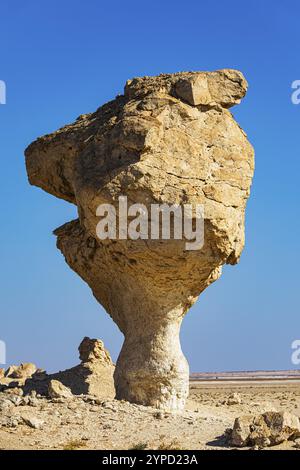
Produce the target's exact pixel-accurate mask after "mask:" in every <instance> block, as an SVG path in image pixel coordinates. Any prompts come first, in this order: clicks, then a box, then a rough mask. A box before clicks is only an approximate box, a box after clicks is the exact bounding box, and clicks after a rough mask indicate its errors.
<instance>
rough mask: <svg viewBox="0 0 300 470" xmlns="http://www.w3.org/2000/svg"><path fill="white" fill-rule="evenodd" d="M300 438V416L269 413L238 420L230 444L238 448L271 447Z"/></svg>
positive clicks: (285, 413) (247, 416) (243, 417)
mask: <svg viewBox="0 0 300 470" xmlns="http://www.w3.org/2000/svg"><path fill="white" fill-rule="evenodd" d="M299 437H300V422H299V418H298V416H295V415H294V414H291V413H287V412H275V411H268V412H266V413H263V414H261V415H257V416H251V415H246V416H241V417H239V418H236V420H235V422H234V426H233V429H232V433H231V436H230V443H231V444H232V445H235V446H238V447H244V446H252V445H253V446H255V445H257V446H259V447H269V446H274V445H278V444H281V443H282V442H284V441H286V440H295V439H297V438H299Z"/></svg>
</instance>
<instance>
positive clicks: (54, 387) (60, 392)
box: [48, 380, 73, 398]
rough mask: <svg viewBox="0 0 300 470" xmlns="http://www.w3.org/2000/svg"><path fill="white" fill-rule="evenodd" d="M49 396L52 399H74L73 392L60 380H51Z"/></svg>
mask: <svg viewBox="0 0 300 470" xmlns="http://www.w3.org/2000/svg"><path fill="white" fill-rule="evenodd" d="M48 395H49V397H50V398H72V397H73V393H72V392H71V390H70V389H69V388H68V387H66V386H65V385H63V384H62V383H61V382H59V381H58V380H50V382H49V386H48Z"/></svg>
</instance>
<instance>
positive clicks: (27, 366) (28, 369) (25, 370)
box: [5, 362, 37, 380]
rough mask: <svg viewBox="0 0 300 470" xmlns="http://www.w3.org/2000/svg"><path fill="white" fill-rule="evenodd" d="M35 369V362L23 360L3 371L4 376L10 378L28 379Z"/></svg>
mask: <svg viewBox="0 0 300 470" xmlns="http://www.w3.org/2000/svg"><path fill="white" fill-rule="evenodd" d="M36 371H37V367H36V365H35V364H32V363H31V362H25V363H24V364H20V365H19V366H10V367H9V368H8V369H7V371H6V372H5V376H6V377H8V378H11V379H20V380H22V379H28V377H31V376H32V375H33V374H34V373H35V372H36Z"/></svg>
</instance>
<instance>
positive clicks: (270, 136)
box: [0, 0, 300, 371]
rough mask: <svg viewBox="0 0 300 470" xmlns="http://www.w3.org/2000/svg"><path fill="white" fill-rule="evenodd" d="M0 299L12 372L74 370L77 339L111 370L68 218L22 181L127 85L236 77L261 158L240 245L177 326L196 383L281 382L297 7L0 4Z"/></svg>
mask: <svg viewBox="0 0 300 470" xmlns="http://www.w3.org/2000/svg"><path fill="white" fill-rule="evenodd" d="M0 18H1V20H0V21H1V25H0V51H1V52H0V54H1V55H0V57H1V60H0V80H4V81H5V82H6V85H7V104H6V105H0V155H1V174H0V179H1V180H0V192H1V198H0V204H1V231H0V246H1V272H0V285H1V298H0V309H1V311H0V315H1V318H0V340H4V341H5V342H6V344H7V362H8V363H19V362H21V361H32V362H35V363H37V364H38V365H39V366H40V367H44V368H47V370H49V371H54V370H58V369H63V368H65V367H68V366H71V365H74V364H75V363H76V362H77V359H78V355H77V346H78V344H79V343H80V341H81V339H82V338H83V337H84V336H85V335H87V336H91V337H98V338H102V339H103V340H104V342H105V345H106V346H107V348H108V349H109V350H110V351H111V354H112V356H113V358H114V359H116V358H117V355H118V352H119V349H120V346H121V343H122V335H121V334H120V332H119V331H118V328H117V326H116V325H115V324H114V323H113V322H112V320H111V319H110V318H109V316H108V315H107V314H106V313H105V312H104V311H103V309H102V307H100V306H99V305H98V304H97V302H96V301H95V300H94V298H93V296H92V294H91V292H90V289H89V288H88V286H87V285H85V284H84V283H83V281H82V280H81V279H80V278H79V277H78V276H77V275H76V274H75V273H74V272H72V271H71V269H70V268H69V267H68V266H67V265H66V264H65V262H64V259H63V257H62V255H61V254H60V252H59V251H58V250H57V249H56V247H55V237H54V236H53V235H52V230H53V229H55V228H56V227H58V226H59V225H61V224H63V223H64V222H67V221H69V220H71V219H73V218H75V217H76V208H75V207H74V206H72V205H70V204H68V203H66V202H64V201H62V200H59V199H56V198H54V197H52V196H50V195H49V194H47V193H45V192H43V191H42V190H40V189H38V188H35V187H31V186H29V184H28V182H27V177H26V172H25V166H24V158H23V152H24V149H25V148H26V146H27V145H28V144H29V143H30V142H31V141H32V140H34V139H35V138H36V137H38V136H40V135H43V134H45V133H49V132H52V131H54V130H56V129H57V128H58V127H60V126H62V125H64V124H66V123H68V122H72V121H73V120H74V119H75V118H76V117H77V116H78V115H79V114H82V113H86V112H91V111H94V110H95V109H96V108H97V107H98V106H100V105H101V104H103V103H104V102H106V101H108V100H110V99H112V98H114V97H115V95H116V94H118V93H122V90H123V86H124V83H125V81H126V80H127V79H128V78H132V77H134V76H143V75H156V74H159V73H162V72H177V71H182V70H215V69H220V68H226V67H228V68H237V69H239V70H241V71H242V72H243V73H244V74H245V76H246V78H247V80H248V82H249V85H250V86H249V92H248V94H247V97H246V98H245V99H244V100H243V101H242V104H241V105H240V106H237V107H235V108H232V111H233V113H234V115H235V117H236V119H237V120H238V122H239V123H240V124H241V125H242V127H243V128H244V129H245V131H246V132H247V134H248V137H249V139H250V141H251V142H252V144H253V146H254V148H255V151H256V173H255V178H254V184H253V187H252V194H251V198H250V200H249V203H248V206H247V217H246V248H245V250H244V253H243V256H242V258H241V261H240V264H239V265H238V266H234V267H232V266H227V267H225V269H224V272H223V276H222V278H221V279H220V280H219V281H217V282H216V283H215V284H213V285H212V286H210V287H209V288H208V289H207V290H206V291H205V292H204V293H203V294H202V296H201V297H200V299H199V300H198V302H197V303H196V304H195V306H194V307H193V308H192V309H191V310H190V312H189V313H188V315H187V316H186V318H185V320H184V324H183V328H182V334H181V339H182V347H183V351H184V353H185V354H186V356H187V358H188V360H189V362H190V366H191V370H192V371H209V370H211V371H212V370H214V371H221V370H245V369H246V370H253V369H291V368H295V367H296V366H293V365H292V364H291V359H290V358H291V352H292V351H291V342H292V341H293V340H294V339H300V315H299V290H300V288H299V261H300V256H299V236H300V222H299V195H300V189H299V170H300V158H299V157H300V155H299V135H300V133H299V130H300V105H298V106H296V105H293V104H292V102H291V93H292V90H291V83H292V82H293V81H294V80H297V79H300V56H299V42H300V28H299V18H300V6H299V2H298V1H294V0H289V1H288V2H283V1H281V0H263V1H262V0H249V1H248V2H241V1H240V0H239V1H236V0H227V1H222V0H215V1H214V2H204V1H199V0H185V1H184V2H182V1H178V0H164V1H162V0H160V1H158V0H151V2H150V1H149V2H143V1H141V0H139V1H137V0H136V1H132V0H128V1H126V2H124V1H115V0H111V1H110V2H104V1H100V0H98V1H96V0H86V1H79V0H59V1H58V0H51V2H50V1H43V2H41V1H37V0H27V1H26V2H24V1H21V0H19V1H17V0H9V1H8V0H3V1H1V5H0Z"/></svg>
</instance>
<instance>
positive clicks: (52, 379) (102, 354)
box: [0, 337, 115, 400]
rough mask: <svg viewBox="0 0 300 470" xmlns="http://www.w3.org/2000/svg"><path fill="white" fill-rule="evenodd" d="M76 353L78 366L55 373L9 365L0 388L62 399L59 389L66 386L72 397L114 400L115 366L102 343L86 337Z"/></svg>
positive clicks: (0, 380) (27, 366)
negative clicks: (33, 392) (78, 359)
mask: <svg viewBox="0 0 300 470" xmlns="http://www.w3.org/2000/svg"><path fill="white" fill-rule="evenodd" d="M78 350H79V357H80V360H81V363H80V364H78V365H77V366H75V367H72V368H71V369H67V370H64V371H60V372H57V373H55V374H47V373H46V372H45V371H43V370H42V369H37V367H36V366H35V365H34V364H32V363H24V364H21V365H20V366H15V365H13V366H10V367H9V368H8V369H7V371H6V372H5V374H3V375H5V376H4V377H2V378H1V375H0V387H1V386H2V388H7V387H11V388H13V387H14V388H15V387H21V388H20V390H21V389H23V390H24V392H25V394H29V393H30V392H32V391H36V392H37V393H39V394H41V395H46V396H50V397H51V398H68V397H62V396H61V393H62V394H64V392H63V389H62V388H64V389H65V388H66V387H68V389H69V390H70V393H71V396H72V394H74V395H81V394H84V395H94V396H95V397H97V398H100V399H104V400H106V399H109V398H114V397H115V387H114V380H113V374H114V370H115V366H114V364H113V362H112V360H111V357H110V354H109V352H108V351H107V350H106V349H105V347H104V344H103V341H101V340H100V339H90V338H87V337H85V338H84V339H83V340H82V342H81V343H80V345H79V348H78Z"/></svg>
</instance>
